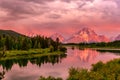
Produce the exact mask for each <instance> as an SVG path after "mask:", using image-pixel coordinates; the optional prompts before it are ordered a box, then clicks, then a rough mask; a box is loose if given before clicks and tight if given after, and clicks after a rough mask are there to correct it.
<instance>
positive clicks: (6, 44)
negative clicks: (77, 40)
mask: <svg viewBox="0 0 120 80" xmlns="http://www.w3.org/2000/svg"><path fill="white" fill-rule="evenodd" d="M59 45H60V42H59V39H58V38H57V39H56V41H53V40H52V39H51V38H47V37H44V36H40V35H37V36H33V37H25V36H18V37H13V36H9V35H0V50H4V49H5V50H29V49H38V48H41V49H45V48H51V51H56V50H58V46H59Z"/></svg>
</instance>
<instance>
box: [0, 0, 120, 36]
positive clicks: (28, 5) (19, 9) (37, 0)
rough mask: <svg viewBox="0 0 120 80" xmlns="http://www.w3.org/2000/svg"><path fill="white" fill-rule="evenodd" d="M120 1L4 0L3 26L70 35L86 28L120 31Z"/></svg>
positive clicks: (1, 7)
mask: <svg viewBox="0 0 120 80" xmlns="http://www.w3.org/2000/svg"><path fill="white" fill-rule="evenodd" d="M119 8H120V1H119V0H0V29H6V30H8V29H10V30H14V31H17V32H20V33H23V34H33V33H34V34H41V35H45V36H50V35H52V34H54V33H56V32H59V33H62V34H63V35H64V36H69V35H71V34H73V33H75V32H77V31H78V30H80V29H81V28H83V27H88V28H91V29H93V30H94V31H95V32H97V33H98V34H100V35H105V36H108V37H112V36H113V37H115V36H117V35H118V34H120V33H119V32H120V28H119V27H120V14H119V13H120V9H119Z"/></svg>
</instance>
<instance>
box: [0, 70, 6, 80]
mask: <svg viewBox="0 0 120 80" xmlns="http://www.w3.org/2000/svg"><path fill="white" fill-rule="evenodd" d="M4 75H5V71H4V70H3V71H0V80H2V79H3V78H4Z"/></svg>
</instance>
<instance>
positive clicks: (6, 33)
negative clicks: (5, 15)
mask: <svg viewBox="0 0 120 80" xmlns="http://www.w3.org/2000/svg"><path fill="white" fill-rule="evenodd" d="M0 35H9V36H13V37H19V36H25V35H23V34H20V33H17V32H15V31H12V30H0Z"/></svg>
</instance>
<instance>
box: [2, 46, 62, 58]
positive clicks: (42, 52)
mask: <svg viewBox="0 0 120 80" xmlns="http://www.w3.org/2000/svg"><path fill="white" fill-rule="evenodd" d="M0 53H2V51H0ZM56 54H57V55H59V54H64V52H61V51H54V52H50V49H49V48H46V49H30V50H28V51H25V50H10V51H6V52H5V56H4V57H1V58H0V60H7V59H16V58H17V59H18V58H34V57H39V56H47V55H56Z"/></svg>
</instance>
